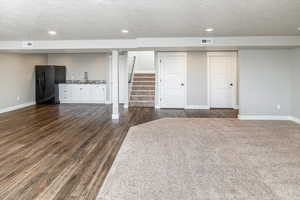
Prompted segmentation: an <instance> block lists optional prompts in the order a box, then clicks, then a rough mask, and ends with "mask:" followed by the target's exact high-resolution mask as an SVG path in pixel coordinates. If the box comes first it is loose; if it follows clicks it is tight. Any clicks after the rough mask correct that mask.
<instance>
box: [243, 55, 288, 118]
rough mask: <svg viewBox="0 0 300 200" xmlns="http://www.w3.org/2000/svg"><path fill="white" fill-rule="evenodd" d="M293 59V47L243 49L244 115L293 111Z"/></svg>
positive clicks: (276, 113)
mask: <svg viewBox="0 0 300 200" xmlns="http://www.w3.org/2000/svg"><path fill="white" fill-rule="evenodd" d="M291 60H292V57H291V50H289V49H265V50H257V49H243V50H240V52H239V62H240V64H239V65H240V88H239V93H240V96H239V103H240V115H275V116H288V115H289V114H290V106H291V105H290V104H291V103H290V102H291V99H290V95H291V93H290V91H291V90H290V89H291V82H290V79H291ZM277 105H280V106H281V109H280V110H279V109H277Z"/></svg>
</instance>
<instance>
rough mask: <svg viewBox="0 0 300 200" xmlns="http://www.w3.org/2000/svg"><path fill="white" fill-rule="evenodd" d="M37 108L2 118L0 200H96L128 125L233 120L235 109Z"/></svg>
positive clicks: (80, 106) (0, 127)
mask: <svg viewBox="0 0 300 200" xmlns="http://www.w3.org/2000/svg"><path fill="white" fill-rule="evenodd" d="M120 116H121V117H120V120H119V121H113V120H111V106H110V105H93V104H90V105H89V104H62V105H37V106H30V107H27V108H24V109H20V110H17V111H13V112H9V113H4V114H0V199H1V200H2V199H5V200H16V199H18V200H36V199H43V200H46V199H47V200H75V199H76V200H79V199H82V200H95V198H96V196H97V193H98V191H99V189H100V187H101V185H102V184H103V182H104V180H105V177H106V175H107V173H108V171H109V169H110V167H111V166H112V163H113V161H114V159H115V157H116V155H117V153H118V151H119V149H120V147H121V145H122V142H123V141H124V138H125V137H126V135H127V131H128V129H129V128H130V127H131V126H135V125H137V124H140V123H144V122H149V121H152V120H156V119H160V118H164V117H236V116H237V111H235V110H228V109H226V110H218V109H217V110H215V109H212V110H175V109H166V110H163V109H162V110H155V109H153V108H129V109H128V110H124V109H121V114H120Z"/></svg>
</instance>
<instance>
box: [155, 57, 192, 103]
mask: <svg viewBox="0 0 300 200" xmlns="http://www.w3.org/2000/svg"><path fill="white" fill-rule="evenodd" d="M174 55H179V56H180V55H181V56H184V59H185V66H184V105H183V108H185V106H186V104H187V52H159V53H158V56H157V57H158V75H157V77H158V91H157V94H158V105H157V107H159V108H161V105H160V98H161V84H160V80H161V73H160V72H161V62H160V60H161V59H162V58H163V57H166V56H174Z"/></svg>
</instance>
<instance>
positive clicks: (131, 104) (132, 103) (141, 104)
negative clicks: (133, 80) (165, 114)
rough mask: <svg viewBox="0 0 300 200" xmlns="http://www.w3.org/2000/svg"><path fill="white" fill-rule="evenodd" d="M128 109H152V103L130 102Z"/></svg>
mask: <svg viewBox="0 0 300 200" xmlns="http://www.w3.org/2000/svg"><path fill="white" fill-rule="evenodd" d="M129 106H130V107H154V101H152V102H151V101H130V102H129Z"/></svg>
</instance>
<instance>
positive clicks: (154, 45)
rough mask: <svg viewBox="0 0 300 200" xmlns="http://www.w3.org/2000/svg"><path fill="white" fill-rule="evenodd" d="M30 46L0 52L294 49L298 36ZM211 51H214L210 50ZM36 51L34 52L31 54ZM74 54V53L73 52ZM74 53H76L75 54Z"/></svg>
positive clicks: (9, 44) (7, 45)
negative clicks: (241, 48) (208, 41)
mask: <svg viewBox="0 0 300 200" xmlns="http://www.w3.org/2000/svg"><path fill="white" fill-rule="evenodd" d="M203 39H206V40H212V41H213V42H212V43H209V44H203V42H202V40H203ZM32 42H33V44H34V45H33V46H32V47H30V48H29V47H23V45H22V44H23V42H22V41H1V42H0V49H1V50H23V51H28V50H31V51H32V50H39V51H40V50H51V49H52V50H56V51H57V50H60V49H63V50H80V49H82V50H86V51H89V50H90V51H91V50H95V49H99V50H102V51H103V50H108V51H110V50H111V49H135V50H136V49H137V48H142V49H145V48H151V49H158V48H162V49H163V50H164V49H165V48H169V49H170V48H173V47H175V48H178V47H183V48H187V47H189V48H192V47H194V48H193V49H195V48H196V47H199V48H201V49H203V47H204V48H205V49H207V48H208V47H218V48H219V47H220V49H222V47H223V48H224V47H228V48H230V49H236V50H237V49H238V47H277V48H282V47H298V46H299V45H300V36H250V37H177V38H176V37H172V38H170V37H169V38H168V37H165V38H157V37H156V38H153V37H152V38H135V39H110V40H36V41H32ZM214 49H215V48H214ZM33 52H38V51H33ZM71 52H72V51H71ZM75 52H76V51H75ZM77 52H78V51H77Z"/></svg>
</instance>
